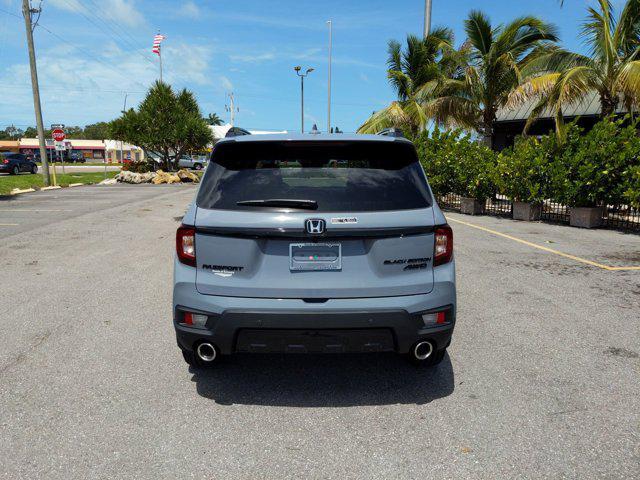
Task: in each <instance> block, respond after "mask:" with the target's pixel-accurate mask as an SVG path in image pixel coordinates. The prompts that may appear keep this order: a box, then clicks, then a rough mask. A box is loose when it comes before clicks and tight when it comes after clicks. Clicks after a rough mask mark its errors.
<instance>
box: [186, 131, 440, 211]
mask: <svg viewBox="0 0 640 480" xmlns="http://www.w3.org/2000/svg"><path fill="white" fill-rule="evenodd" d="M269 199H289V200H312V201H314V202H317V206H318V208H317V211H320V212H361V211H386V210H408V209H419V208H426V207H429V206H430V205H431V197H430V194H429V189H428V187H427V182H426V179H425V176H424V172H423V171H422V168H421V167H420V164H419V162H418V159H417V156H416V152H415V149H414V147H413V145H412V144H410V143H408V142H388V141H387V142H384V141H380V142H376V141H359V142H358V141H353V142H327V141H318V142H312V141H303V142H296V141H284V142H277V141H256V142H237V143H236V142H229V143H221V144H219V145H217V146H216V148H215V150H214V151H213V154H212V156H211V161H210V164H209V168H208V169H207V172H206V174H205V175H204V177H203V180H202V185H201V186H200V190H199V193H198V197H197V199H196V203H197V205H198V206H199V207H201V208H207V209H224V210H256V209H257V208H260V207H255V206H246V205H238V202H246V201H248V200H269Z"/></svg>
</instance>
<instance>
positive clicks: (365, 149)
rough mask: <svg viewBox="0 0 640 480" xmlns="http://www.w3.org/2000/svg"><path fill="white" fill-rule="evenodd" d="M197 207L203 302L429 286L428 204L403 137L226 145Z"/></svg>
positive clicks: (417, 290)
mask: <svg viewBox="0 0 640 480" xmlns="http://www.w3.org/2000/svg"><path fill="white" fill-rule="evenodd" d="M196 203H197V207H198V208H197V211H196V222H195V227H196V237H195V243H196V258H197V274H196V287H197V289H198V291H199V292H200V293H202V294H206V295H222V296H236V297H252V298H304V299H309V300H312V299H325V298H361V297H385V296H397V295H413V294H424V293H429V292H430V291H431V290H432V288H433V270H432V256H433V248H434V244H433V243H434V234H433V229H434V215H433V210H432V208H431V205H432V197H431V193H430V191H429V188H428V186H427V182H426V178H425V176H424V172H423V171H422V168H421V167H420V164H419V163H418V159H417V156H416V153H415V149H414V147H413V145H412V144H411V143H410V142H407V141H405V140H395V141H392V140H387V139H385V140H381V141H371V140H367V141H333V140H331V141H329V140H324V141H311V140H304V141H270V140H269V141H267V140H257V141H248V140H244V139H243V141H226V142H222V143H220V144H218V145H217V146H216V148H215V150H214V152H213V154H212V157H211V163H210V165H209V168H208V169H207V172H206V174H205V176H204V177H203V180H202V184H201V186H200V190H199V192H198V197H197V200H196Z"/></svg>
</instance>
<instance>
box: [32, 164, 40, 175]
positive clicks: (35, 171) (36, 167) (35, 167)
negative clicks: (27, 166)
mask: <svg viewBox="0 0 640 480" xmlns="http://www.w3.org/2000/svg"><path fill="white" fill-rule="evenodd" d="M31 173H33V174H34V175H35V174H36V173H38V165H34V166H33V167H31Z"/></svg>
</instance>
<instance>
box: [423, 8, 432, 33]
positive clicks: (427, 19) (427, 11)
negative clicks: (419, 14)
mask: <svg viewBox="0 0 640 480" xmlns="http://www.w3.org/2000/svg"><path fill="white" fill-rule="evenodd" d="M430 32H431V0H424V38H427V37H428V36H429V33H430Z"/></svg>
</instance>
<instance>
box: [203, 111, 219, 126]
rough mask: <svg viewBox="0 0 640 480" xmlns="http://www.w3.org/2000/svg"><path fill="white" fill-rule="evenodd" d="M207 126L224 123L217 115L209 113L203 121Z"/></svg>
mask: <svg viewBox="0 0 640 480" xmlns="http://www.w3.org/2000/svg"><path fill="white" fill-rule="evenodd" d="M204 121H205V122H207V125H214V126H215V125H222V124H223V123H224V122H223V121H222V118H220V116H219V115H218V114H217V113H210V114H209V116H208V117H207V118H205V119H204Z"/></svg>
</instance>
